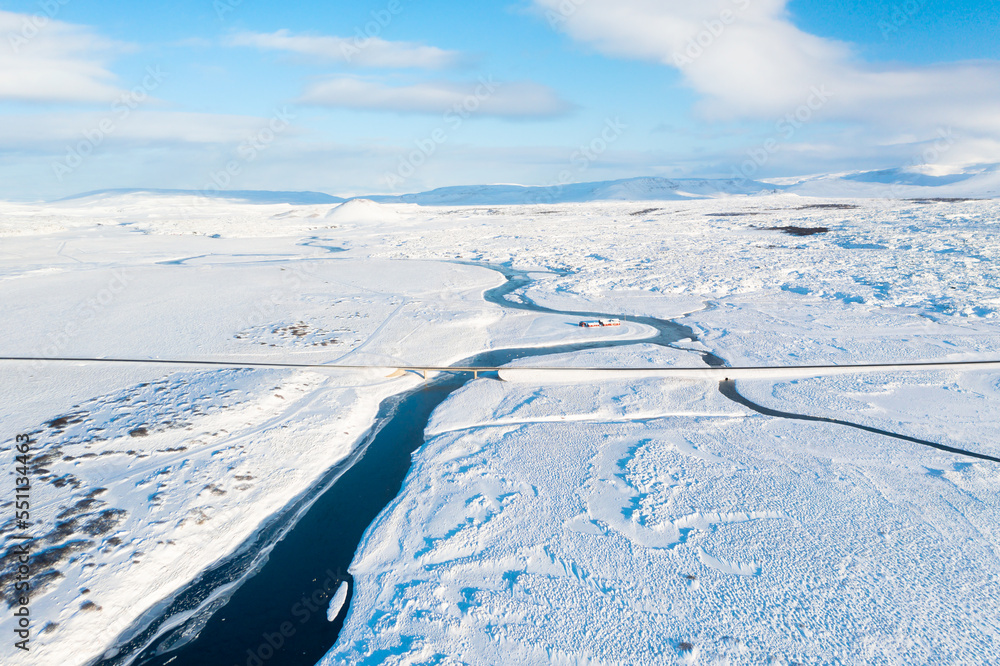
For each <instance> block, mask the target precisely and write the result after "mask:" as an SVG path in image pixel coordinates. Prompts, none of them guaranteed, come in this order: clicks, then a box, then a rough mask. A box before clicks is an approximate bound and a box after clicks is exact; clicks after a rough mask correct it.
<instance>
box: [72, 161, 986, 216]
mask: <svg viewBox="0 0 1000 666" xmlns="http://www.w3.org/2000/svg"><path fill="white" fill-rule="evenodd" d="M779 192H784V193H788V194H798V195H801V196H816V197H830V198H840V197H851V198H885V199H911V198H912V199H919V198H930V197H934V198H995V197H1000V164H990V165H983V166H980V167H977V168H975V169H969V170H966V171H963V172H961V173H955V174H944V175H933V174H928V173H925V172H923V171H922V170H920V169H917V168H899V169H886V170H882V171H865V172H851V173H841V174H823V175H817V176H805V177H800V178H782V179H774V180H770V181H758V180H741V179H733V178H729V179H704V178H679V179H669V178H658V177H643V178H627V179H623V180H609V181H601V182H594V183H572V184H568V185H553V186H548V187H526V186H523V185H464V186H456V187H442V188H438V189H435V190H430V191H428V192H418V193H414V194H402V195H368V196H364V197H351V198H352V199H370V200H372V201H375V202H378V203H408V204H419V205H423V206H444V205H447V206H500V205H510V204H542V205H544V204H557V203H585V202H590V201H678V200H684V199H707V198H716V197H727V196H752V195H761V194H771V193H779ZM142 193H148V194H154V195H166V196H171V195H174V196H207V197H211V198H218V199H227V200H235V201H243V202H248V203H259V204H277V203H287V204H292V205H298V206H306V205H314V204H337V203H343V202H344V201H347V200H348V199H344V198H341V197H336V196H333V195H330V194H324V193H322V192H274V191H268V190H225V191H220V192H207V193H206V192H198V191H195V190H163V189H118V190H100V191H96V192H87V193H85V194H79V195H76V196H73V197H67V198H66V199H61V200H60V201H71V200H78V199H84V198H93V199H106V198H113V197H116V196H123V195H130V194H142Z"/></svg>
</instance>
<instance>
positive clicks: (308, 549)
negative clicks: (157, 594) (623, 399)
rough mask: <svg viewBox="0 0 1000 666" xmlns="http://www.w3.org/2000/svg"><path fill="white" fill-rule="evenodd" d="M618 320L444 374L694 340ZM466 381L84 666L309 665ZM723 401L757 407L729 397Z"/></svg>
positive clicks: (379, 431)
mask: <svg viewBox="0 0 1000 666" xmlns="http://www.w3.org/2000/svg"><path fill="white" fill-rule="evenodd" d="M456 263H459V262H456ZM460 263H467V264H468V265H473V266H480V267H483V268H489V269H492V270H495V271H498V272H500V273H502V274H503V275H504V276H505V277H506V279H507V280H506V282H505V283H504V284H503V285H501V286H500V287H497V288H495V289H491V290H489V291H487V292H485V293H484V298H485V300H486V301H488V302H490V303H494V304H496V305H499V306H501V307H504V308H508V309H517V310H528V311H532V312H538V313H544V314H560V315H569V316H574V317H577V316H579V317H594V318H597V317H614V316H617V315H615V314H611V315H609V314H606V313H600V312H569V311H561V310H554V309H550V308H546V307H542V306H539V305H537V304H535V303H533V302H531V301H530V300H528V299H527V298H526V297H525V296H523V295H519V294H516V293H515V292H517V291H518V290H520V289H522V288H523V287H526V286H528V285H529V284H530V283H531V282H532V278H531V276H530V274H529V273H527V272H524V271H518V270H513V269H510V268H507V267H504V266H495V265H488V264H481V263H474V262H460ZM630 320H632V321H635V322H638V323H641V324H645V325H647V326H650V327H652V328H654V329H655V330H656V335H655V336H653V337H649V338H644V339H640V340H627V341H600V342H589V343H578V344H567V345H557V346H551V347H544V348H520V349H500V350H492V351H488V352H483V353H480V354H477V355H475V356H472V357H470V358H467V359H463V360H461V361H458V362H457V363H455V365H456V366H463V367H477V366H484V367H497V366H501V365H504V364H506V363H509V362H511V361H513V360H515V359H524V358H529V357H533V356H543V355H549V354H557V353H564V352H573V351H581V350H586V349H595V348H607V347H617V346H626V345H636V344H656V345H664V346H673V345H675V343H677V342H679V341H681V340H686V339H692V340H693V339H696V336H695V334H694V331H692V330H691V329H690V328H688V327H686V326H682V325H680V324H677V323H675V322H671V321H665V320H660V319H654V318H651V317H630ZM686 351H689V352H690V353H692V354H698V355H699V356H701V358H702V360H703V361H704V362H705V363H706V364H707V365H709V366H713V367H721V366H724V365H725V363H724V361H723V360H722V359H720V358H718V357H716V356H714V355H712V354H708V353H704V352H698V351H692V350H686ZM471 380H472V377H471V375H469V374H450V373H442V374H441V375H439V376H438V377H436V378H434V379H433V380H431V381H429V382H427V383H426V384H425V385H423V386H421V387H420V388H417V389H414V390H411V391H409V392H406V393H403V394H400V395H397V396H393V397H391V398H388V399H386V400H385V401H384V402H383V403H382V405H381V407H380V409H379V413H378V417H377V419H376V422H375V425H374V426H373V427H372V429H371V430H370V431H369V433H368V435H367V436H366V438H365V440H364V441H363V442H362V443H361V445H360V446H358V447H357V448H356V450H355V451H354V452H353V453H352V454H351V455H350V456H349V457H348V458H347V459H346V460H344V461H343V462H341V463H340V464H338V465H337V466H335V467H334V468H333V469H331V470H329V471H327V472H326V474H325V475H324V476H323V478H322V479H321V480H320V481H319V482H318V483H317V484H315V485H314V487H313V488H312V489H311V490H310V491H308V492H307V493H306V494H304V495H303V496H302V497H300V498H299V499H298V500H296V501H295V502H294V503H293V504H292V505H290V506H289V507H287V508H285V509H284V510H283V511H282V512H281V513H280V514H279V515H277V516H274V517H272V518H271V519H270V520H269V522H268V523H267V524H266V525H264V526H263V527H262V528H261V529H260V530H259V531H258V532H257V533H256V534H255V536H254V537H253V538H252V539H250V540H249V541H248V542H247V543H245V544H244V545H243V546H242V547H241V548H240V549H239V551H238V552H237V553H235V554H234V555H232V556H231V557H229V558H228V559H226V560H225V561H223V562H221V563H219V564H217V565H216V566H214V567H213V568H211V569H209V570H207V571H205V572H204V573H203V574H202V575H201V576H200V577H199V578H198V579H197V580H195V581H194V582H193V583H191V584H190V585H188V586H187V588H185V589H184V590H182V591H181V592H180V593H179V594H178V595H176V596H175V597H174V598H172V599H169V600H167V601H164V602H162V603H161V604H159V605H157V606H156V607H154V608H152V609H150V611H149V612H147V613H146V615H145V616H143V617H142V618H140V619H139V620H138V621H137V622H136V623H135V624H134V625H133V629H132V630H131V631H130V632H127V633H126V634H125V635H123V636H120V637H119V639H118V641H117V647H116V651H117V653H116V654H114V655H105V657H104V658H103V659H100V660H97V661H95V662H93V664H92V666H125V665H127V664H151V665H156V666H166V665H167V664H173V665H175V666H243V665H246V666H263V664H264V663H273V664H281V665H282V666H314V664H316V663H317V662H318V661H319V660H320V659H321V658H322V657H323V656H324V655H325V654H326V653H327V652H328V651H329V650H330V649H331V648H332V647H333V645H334V644H335V643H336V641H337V637H338V634H339V632H340V629H341V627H342V625H343V621H344V619H345V617H346V615H347V611H348V609H349V607H350V601H351V597H350V593H349V594H348V598H347V603H345V604H344V606H343V608H342V609H341V610H340V612H339V614H338V615H337V616H336V617H335V618H334V620H333V621H330V620H329V619H328V617H327V606H328V604H329V600H330V597H331V596H332V595H333V593H334V591H335V590H336V589H337V587H338V586H339V585H340V584H341V583H342V582H344V581H347V582H348V583H349V584H350V588H349V589H350V591H351V592H353V581H352V580H351V577H350V575H349V574H348V573H347V571H348V568H349V566H350V564H351V561H352V559H353V558H354V554H355V552H356V550H357V548H358V545H359V543H360V542H361V540H362V537H363V535H364V533H365V531H366V530H367V529H368V527H369V526H370V525H371V524H372V523H373V522H374V521H375V520H376V518H377V517H378V515H379V514H380V513H381V512H382V510H383V509H384V508H385V507H386V506H388V505H389V504H390V503H391V502H392V500H393V499H394V498H395V497H396V496H397V495H398V493H399V491H400V489H401V487H402V484H403V480H404V478H405V477H406V474H407V472H408V471H409V469H410V463H411V455H412V453H413V452H414V451H415V450H416V449H418V448H419V447H420V446H421V445H422V444H423V442H424V430H425V427H426V425H427V423H428V420H429V419H430V416H431V413H432V412H433V411H434V409H435V408H436V407H437V406H438V405H440V404H441V403H442V402H444V400H445V399H447V397H448V396H449V395H450V394H451V393H453V392H454V391H456V390H457V389H459V388H461V387H462V386H463V385H465V383H466V382H468V381H471ZM724 384H725V383H724ZM724 395H727V397H729V398H730V399H733V400H734V401H738V402H740V403H741V404H744V405H746V406H750V407H751V408H755V407H757V406H755V405H753V403H750V402H749V401H746V400H745V399H742V396H738V394H736V393H735V388H733V387H731V386H728V387H727V388H726V390H725V391H724ZM761 409H763V408H761ZM758 411H759V410H758ZM762 413H763V412H762ZM791 416H793V415H791ZM842 425H852V424H849V423H842ZM883 434H887V435H890V436H894V435H892V433H883ZM911 441H918V440H911ZM918 443H922V442H918Z"/></svg>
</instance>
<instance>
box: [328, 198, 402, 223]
mask: <svg viewBox="0 0 1000 666" xmlns="http://www.w3.org/2000/svg"><path fill="white" fill-rule="evenodd" d="M325 218H326V220H327V221H330V222H342V223H344V222H346V223H350V222H390V221H394V220H398V219H399V213H398V212H396V210H394V209H393V207H392V206H386V205H383V204H380V203H376V202H374V201H372V200H371V199H351V200H350V201H347V202H344V203H342V204H340V205H339V206H336V207H335V208H331V209H330V210H329V212H327V214H326V216H325Z"/></svg>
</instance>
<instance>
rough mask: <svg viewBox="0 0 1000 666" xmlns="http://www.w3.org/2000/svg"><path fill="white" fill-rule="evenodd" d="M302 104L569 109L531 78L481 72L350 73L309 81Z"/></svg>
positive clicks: (514, 112)
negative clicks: (397, 79) (444, 78)
mask: <svg viewBox="0 0 1000 666" xmlns="http://www.w3.org/2000/svg"><path fill="white" fill-rule="evenodd" d="M299 101H300V102H302V103H305V104H315V105H318V106H328V107H334V108H342V109H358V110H362V109H363V110H376V111H395V112H397V113H430V114H443V113H446V112H448V111H449V110H454V111H456V112H458V113H461V114H462V115H463V116H466V115H469V114H476V115H481V116H499V117H504V118H544V117H554V116H559V115H564V114H566V113H568V112H569V111H571V110H572V109H573V106H572V105H571V104H569V103H568V102H565V101H563V100H562V99H560V98H559V96H558V95H556V93H555V92H554V91H552V90H551V89H550V88H547V87H545V86H543V85H540V84H537V83H531V82H512V83H500V82H495V81H493V80H492V79H491V78H486V77H484V78H482V79H480V80H479V81H476V82H472V83H463V84H457V83H446V82H429V83H418V84H414V85H408V86H396V87H393V86H387V85H384V84H382V83H377V82H374V81H368V80H363V79H354V78H336V79H330V80H327V81H322V82H319V83H316V84H313V85H312V86H310V87H309V89H308V90H306V92H305V94H304V95H303V96H302V99H301V100H299Z"/></svg>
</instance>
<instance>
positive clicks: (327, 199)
mask: <svg viewBox="0 0 1000 666" xmlns="http://www.w3.org/2000/svg"><path fill="white" fill-rule="evenodd" d="M130 194H158V195H164V196H188V197H195V196H197V197H208V198H210V199H226V200H232V201H244V202H247V203H258V204H282V203H287V204H292V205H295V206H311V205H314V204H337V203H343V202H345V201H347V200H346V199H344V198H342V197H335V196H333V195H331V194H324V193H323V192H281V191H272V190H220V191H207V192H201V191H199V190H162V189H153V188H123V189H115V190H95V191H93V192H84V193H83V194H74V195H73V196H70V197H65V198H63V199H58V201H75V200H78V199H98V200H99V199H108V198H112V197H117V196H127V195H130Z"/></svg>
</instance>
